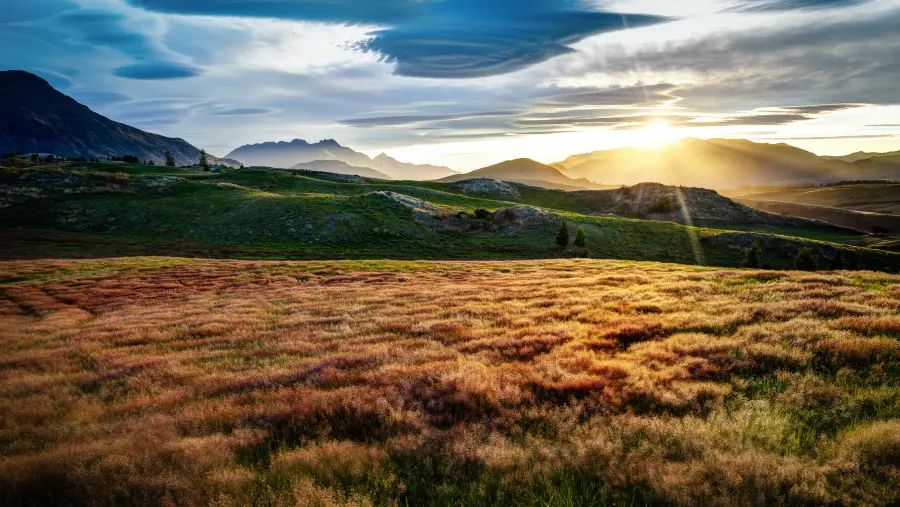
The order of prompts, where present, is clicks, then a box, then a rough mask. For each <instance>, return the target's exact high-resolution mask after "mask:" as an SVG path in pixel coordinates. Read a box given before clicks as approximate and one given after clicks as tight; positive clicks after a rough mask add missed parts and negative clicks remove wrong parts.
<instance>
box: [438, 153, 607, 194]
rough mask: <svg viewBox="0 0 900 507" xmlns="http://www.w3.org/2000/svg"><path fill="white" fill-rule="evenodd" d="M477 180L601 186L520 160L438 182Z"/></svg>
mask: <svg viewBox="0 0 900 507" xmlns="http://www.w3.org/2000/svg"><path fill="white" fill-rule="evenodd" d="M475 178H490V179H494V180H502V181H514V182H517V183H522V184H525V185H533V186H536V187H543V188H549V189H557V190H577V189H588V188H599V187H600V186H599V185H596V184H594V183H591V182H590V181H587V180H583V179H582V180H577V179H573V178H569V177H568V176H566V175H565V174H563V173H561V172H560V171H559V169H556V168H555V167H551V166H549V165H545V164H542V163H540V162H536V161H534V160H531V159H530V158H519V159H516V160H507V161H505V162H500V163H499V164H494V165H492V166H489V167H483V168H481V169H476V170H474V171H472V172H468V173H464V174H457V175H453V176H448V177H446V178H441V179H440V180H438V181H441V182H445V183H452V182H457V181H463V180H468V179H475Z"/></svg>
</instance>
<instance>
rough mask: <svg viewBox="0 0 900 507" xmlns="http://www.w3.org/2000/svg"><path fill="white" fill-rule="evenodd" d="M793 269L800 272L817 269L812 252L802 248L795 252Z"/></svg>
mask: <svg viewBox="0 0 900 507" xmlns="http://www.w3.org/2000/svg"><path fill="white" fill-rule="evenodd" d="M794 267H795V268H796V269H798V270H800V271H815V270H816V269H818V266H817V265H816V258H815V257H813V253H812V250H811V249H809V248H802V249H801V250H800V251H799V252H797V257H795V258H794Z"/></svg>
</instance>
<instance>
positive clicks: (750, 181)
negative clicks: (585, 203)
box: [559, 139, 900, 188]
mask: <svg viewBox="0 0 900 507" xmlns="http://www.w3.org/2000/svg"><path fill="white" fill-rule="evenodd" d="M559 165H560V166H562V167H564V169H563V172H564V173H566V175H568V176H569V177H572V178H587V179H589V180H592V181H597V182H601V183H604V184H608V185H619V184H625V185H632V184H636V183H640V182H644V181H654V182H660V183H666V184H679V185H687V186H701V187H706V188H734V187H740V186H748V185H782V184H791V183H813V182H819V181H831V180H834V179H835V178H838V179H839V178H841V177H843V176H844V174H845V173H847V172H848V171H849V169H848V168H849V164H846V163H844V162H841V161H826V160H822V159H820V158H819V157H818V156H816V155H815V154H813V153H810V152H807V151H804V150H801V149H799V148H795V147H793V146H789V145H786V144H765V143H753V142H750V141H746V140H740V139H710V140H700V139H684V140H681V141H678V142H675V143H671V144H668V145H665V146H661V147H659V148H657V149H637V148H622V149H616V150H608V151H597V152H592V153H587V154H583V155H575V156H572V157H569V158H568V159H566V160H565V161H563V162H560V163H559ZM850 172H852V171H850ZM898 174H900V169H898Z"/></svg>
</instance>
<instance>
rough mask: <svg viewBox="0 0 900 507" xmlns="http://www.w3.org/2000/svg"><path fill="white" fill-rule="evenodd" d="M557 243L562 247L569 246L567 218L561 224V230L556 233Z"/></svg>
mask: <svg viewBox="0 0 900 507" xmlns="http://www.w3.org/2000/svg"><path fill="white" fill-rule="evenodd" d="M556 245H557V246H559V247H561V248H565V247H567V246H569V224H567V223H566V221H565V220H563V223H562V225H560V226H559V232H558V233H557V234H556Z"/></svg>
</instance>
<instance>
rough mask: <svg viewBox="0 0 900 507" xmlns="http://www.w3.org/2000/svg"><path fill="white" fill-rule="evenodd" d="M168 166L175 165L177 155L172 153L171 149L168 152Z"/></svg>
mask: <svg viewBox="0 0 900 507" xmlns="http://www.w3.org/2000/svg"><path fill="white" fill-rule="evenodd" d="M166 166H167V167H175V156H174V155H172V152H171V151H167V152H166Z"/></svg>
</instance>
